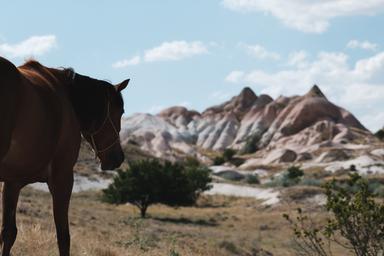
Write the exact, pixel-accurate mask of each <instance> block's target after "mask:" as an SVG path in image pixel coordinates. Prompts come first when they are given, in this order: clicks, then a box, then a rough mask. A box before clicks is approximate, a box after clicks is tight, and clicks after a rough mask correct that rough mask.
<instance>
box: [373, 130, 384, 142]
mask: <svg viewBox="0 0 384 256" xmlns="http://www.w3.org/2000/svg"><path fill="white" fill-rule="evenodd" d="M375 136H376V137H377V138H378V139H379V140H384V129H381V130H379V131H377V132H376V133H375Z"/></svg>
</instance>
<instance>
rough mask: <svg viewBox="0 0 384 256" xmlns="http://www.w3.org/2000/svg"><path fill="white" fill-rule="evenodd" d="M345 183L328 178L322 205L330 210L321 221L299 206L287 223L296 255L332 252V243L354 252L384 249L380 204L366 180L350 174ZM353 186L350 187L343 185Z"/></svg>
mask: <svg viewBox="0 0 384 256" xmlns="http://www.w3.org/2000/svg"><path fill="white" fill-rule="evenodd" d="M346 185H347V186H345V185H344V186H340V184H339V183H337V182H336V181H332V182H328V183H327V184H326V185H325V186H324V188H325V190H326V196H327V203H326V209H327V211H328V212H329V213H330V214H331V217H329V218H327V220H326V224H325V225H316V224H314V223H315V222H314V220H313V219H311V218H310V217H309V216H306V215H304V213H303V212H302V210H301V209H299V210H298V216H297V217H296V218H294V219H292V218H291V217H290V216H289V215H287V214H285V215H284V217H285V218H286V219H287V220H288V221H289V223H290V224H291V228H292V230H293V233H294V242H295V244H296V247H295V249H296V251H297V254H298V255H311V256H314V255H321V256H328V255H332V251H331V246H330V245H331V244H332V243H336V244H339V245H340V246H342V247H344V248H345V249H346V250H348V251H350V252H352V253H353V254H354V255H357V256H376V255H382V253H383V252H384V205H382V204H381V203H378V202H376V201H375V200H374V199H373V197H374V194H373V193H372V192H371V191H370V189H369V183H368V180H366V179H363V178H362V177H361V176H359V175H358V174H356V173H353V174H350V179H349V180H348V182H347V183H346ZM346 187H347V188H353V189H346Z"/></svg>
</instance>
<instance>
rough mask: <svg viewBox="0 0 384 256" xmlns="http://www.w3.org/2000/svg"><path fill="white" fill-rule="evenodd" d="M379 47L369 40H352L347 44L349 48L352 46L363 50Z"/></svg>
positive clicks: (372, 49)
mask: <svg viewBox="0 0 384 256" xmlns="http://www.w3.org/2000/svg"><path fill="white" fill-rule="evenodd" d="M377 47H378V45H377V44H375V43H371V42H369V41H358V40H351V41H349V42H348V44H347V48H351V49H356V48H360V49H363V50H371V51H375V50H377Z"/></svg>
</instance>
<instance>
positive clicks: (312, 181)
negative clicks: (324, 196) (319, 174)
mask: <svg viewBox="0 0 384 256" xmlns="http://www.w3.org/2000/svg"><path fill="white" fill-rule="evenodd" d="M322 184H323V181H322V180H321V179H316V178H303V179H302V180H301V181H300V185H304V186H314V187H320V186H321V185H322Z"/></svg>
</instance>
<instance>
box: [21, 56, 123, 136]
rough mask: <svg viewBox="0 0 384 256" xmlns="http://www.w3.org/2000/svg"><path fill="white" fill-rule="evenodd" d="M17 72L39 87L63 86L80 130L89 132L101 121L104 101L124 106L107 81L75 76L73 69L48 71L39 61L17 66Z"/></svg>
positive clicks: (104, 105) (104, 106) (49, 69)
mask: <svg viewBox="0 0 384 256" xmlns="http://www.w3.org/2000/svg"><path fill="white" fill-rule="evenodd" d="M18 70H19V71H20V73H21V74H22V75H23V76H24V77H25V78H27V79H28V80H30V81H31V82H32V83H34V84H36V85H38V86H42V87H44V86H45V85H47V86H49V87H51V88H53V87H55V85H58V84H64V87H65V90H66V91H67V94H68V98H69V100H70V102H71V104H72V107H73V109H74V111H75V113H76V116H77V118H78V120H79V123H80V126H81V129H82V130H84V131H89V130H90V129H92V128H93V126H95V125H96V126H97V125H98V124H99V123H100V122H102V119H103V118H104V115H105V113H104V112H105V111H106V103H107V100H117V102H118V104H119V105H120V104H121V106H123V104H124V102H123V98H122V95H121V93H120V92H118V91H116V89H115V88H114V86H113V85H112V84H111V83H110V82H108V81H105V80H98V79H95V78H91V77H88V76H84V75H81V74H78V73H75V71H74V70H73V68H60V69H54V68H47V67H45V66H43V65H42V64H40V63H39V62H38V61H36V60H33V59H30V60H28V61H26V62H25V63H24V64H23V65H22V66H19V67H18ZM108 97H110V99H108ZM111 97H113V99H111Z"/></svg>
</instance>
